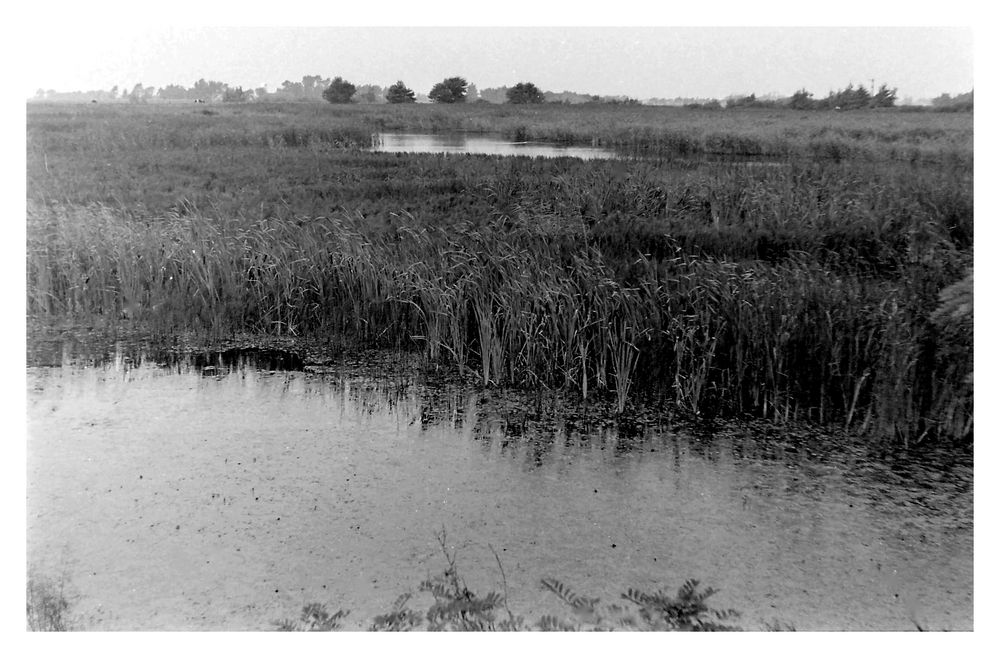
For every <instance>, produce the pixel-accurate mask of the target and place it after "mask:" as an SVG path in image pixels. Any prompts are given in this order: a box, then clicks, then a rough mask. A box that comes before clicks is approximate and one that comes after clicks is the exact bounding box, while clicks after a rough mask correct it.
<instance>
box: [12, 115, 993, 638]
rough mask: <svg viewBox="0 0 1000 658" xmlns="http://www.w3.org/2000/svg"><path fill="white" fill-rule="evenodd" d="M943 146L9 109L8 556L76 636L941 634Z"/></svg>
mask: <svg viewBox="0 0 1000 658" xmlns="http://www.w3.org/2000/svg"><path fill="white" fill-rule="evenodd" d="M972 124H973V118H972V114H971V113H940V112H905V111H901V110H898V109H896V110H885V111H880V110H869V111H856V112H825V111H822V112H821V111H817V112H797V111H794V110H788V109H758V108H752V109H738V110H724V111H720V110H703V109H691V108H676V107H646V106H636V105H607V104H601V105H598V104H594V105H582V106H564V105H555V104H553V105H541V106H535V107H527V106H524V107H513V106H493V105H485V104H469V105H464V106H462V105H455V106H439V105H435V106H427V105H419V104H414V105H403V106H385V105H383V106H332V105H328V104H322V103H259V104H232V105H230V104H222V103H211V104H198V105H188V104H167V103H164V104H149V105H127V104H87V105H76V104H44V103H32V104H29V105H28V110H27V177H28V198H27V225H26V226H27V244H26V266H27V289H26V307H27V334H28V355H27V362H28V419H29V420H28V430H29V438H28V517H29V518H28V549H29V558H30V559H32V561H33V562H35V563H37V566H38V568H39V569H41V570H42V571H43V572H46V573H55V572H60V573H63V574H65V579H66V582H67V587H68V588H69V589H70V590H71V592H70V593H69V594H67V596H68V597H69V598H70V599H71V600H72V602H73V606H72V607H71V608H70V612H72V613H73V614H74V615H75V617H74V621H75V623H76V625H77V626H78V627H82V628H96V629H207V628H233V629H254V628H267V627H269V626H271V627H274V626H279V627H280V626H284V627H296V626H297V625H298V626H301V625H305V626H309V625H313V626H315V625H319V626H322V625H323V623H324V622H323V620H324V619H326V620H327V621H328V622H330V623H329V624H328V625H333V626H336V625H340V624H342V625H344V626H346V627H354V626H352V624H355V623H356V624H357V626H356V627H358V628H368V627H369V626H375V627H377V626H379V625H380V624H381V625H382V626H387V627H394V626H393V624H394V623H395V624H400V623H402V624H403V625H404V626H405V623H403V622H405V620H407V619H413V618H415V617H409V616H407V610H409V611H410V612H412V610H410V608H407V607H406V606H407V605H409V606H410V607H411V608H414V609H417V610H418V611H419V610H420V605H422V603H427V605H433V604H440V603H441V602H442V601H445V602H449V603H450V604H452V605H453V606H454V604H455V601H457V600H459V599H462V594H463V591H464V592H468V591H469V590H463V589H462V588H464V587H465V584H468V586H469V589H471V590H475V591H477V592H480V593H486V592H492V593H496V597H497V598H490V596H486V597H485V599H483V600H485V601H486V603H483V600H480V599H474V600H477V601H480V603H481V604H482V606H485V607H479V608H476V610H477V611H478V613H477V614H485V613H484V612H483V611H484V610H487V611H489V610H493V611H495V612H496V613H497V615H498V618H502V619H506V620H508V621H510V620H511V619H513V617H514V616H513V615H511V617H510V619H508V612H509V609H513V610H514V611H515V612H520V613H523V614H525V615H526V616H527V617H528V618H529V621H531V622H533V623H534V622H535V621H536V620H539V619H543V620H547V621H545V622H537V624H536V627H539V626H543V627H544V626H546V625H548V627H553V624H555V627H559V626H558V623H556V622H555V621H553V620H554V619H557V617H558V615H563V616H566V617H570V618H574V619H575V617H573V615H575V614H576V613H579V612H580V609H583V608H586V609H587V610H589V611H590V613H593V610H592V609H593V608H594V606H593V605H591V606H589V608H588V602H591V600H590V599H588V598H587V596H594V597H599V598H601V600H602V601H603V602H613V601H616V600H617V601H620V600H621V599H620V598H616V597H619V596H620V595H621V594H622V593H626V596H625V600H626V602H631V603H632V604H634V605H636V606H638V608H639V610H640V618H641V619H647V617H643V616H642V611H643V610H645V611H648V610H649V609H651V608H650V606H653V607H655V605H661V604H663V601H664V600H667V599H669V597H667V596H666V595H664V596H662V597H660V598H659V599H656V597H653V599H655V601H654V602H653V603H650V601H651V600H652V599H651V598H650V596H648V595H645V594H643V592H654V591H660V590H662V592H668V593H669V594H670V596H673V594H674V593H675V592H676V593H677V597H679V598H684V597H685V596H686V597H688V598H687V599H686V600H689V599H697V600H699V601H701V600H702V599H699V598H698V596H697V595H698V591H699V590H698V589H697V588H698V587H700V586H697V585H696V586H695V588H694V589H691V588H690V587H689V588H688V589H686V590H685V589H684V587H682V586H684V585H685V583H686V582H688V579H697V580H700V581H701V582H702V583H703V584H704V586H707V587H709V588H713V589H714V590H717V591H715V592H714V593H713V594H712V595H711V596H712V598H711V599H709V606H708V607H709V608H711V609H712V610H715V609H718V610H719V611H722V610H730V609H733V610H735V611H737V612H739V613H740V616H739V617H738V619H737V621H735V622H733V621H732V617H728V616H726V615H721V613H720V615H719V616H716V617H712V619H713V620H715V621H717V622H719V623H720V624H721V623H722V621H721V620H722V619H723V618H725V619H726V620H727V621H725V623H726V624H735V625H737V626H740V627H742V628H746V629H760V628H775V627H783V625H787V626H791V627H795V628H798V629H804V630H810V629H880V630H886V629H907V628H909V629H914V628H917V627H920V628H934V629H938V628H949V629H971V627H972V475H971V474H972V444H973V380H972V356H973V343H972V323H973V313H972V281H973V278H972V264H973V234H974V223H973V147H972V143H973V125H972ZM400 134H408V135H425V136H436V137H443V136H447V137H448V139H450V140H452V143H453V144H461V143H462V140H463V139H466V140H467V139H470V138H487V137H488V138H491V139H494V140H496V141H497V142H498V143H499V142H504V143H514V142H516V143H519V144H520V143H532V144H538V145H544V146H546V147H547V148H552V149H553V150H554V153H555V157H526V156H508V155H496V154H489V153H470V154H460V153H454V152H452V153H447V154H444V153H410V152H383V151H384V149H380V148H378V146H379V145H382V144H385V143H387V142H389V141H391V136H393V135H400ZM566 147H585V148H587V149H590V150H591V151H590V152H591V153H594V154H596V155H600V157H592V158H583V157H568V156H566V155H560V154H559V149H560V148H566ZM442 528H444V529H445V530H444V531H442ZM442 549H443V550H442ZM456 565H457V566H456ZM441 571H446V576H445V577H444V578H443V579H442V578H440V577H439V578H438V580H434V579H433V578H431V577H430V574H431V573H438V572H441ZM456 571H460V572H461V573H462V574H463V576H464V577H465V579H466V580H465V581H463V584H461V586H459V584H458V581H456V580H455V579H454V578H452V579H451V580H449V578H450V576H448V575H447V574H452V575H454V574H455V573H456ZM422 581H426V582H425V585H426V586H421V585H420V584H421V582H422ZM569 587H572V588H573V589H572V591H570V590H569V589H567V588H569ZM630 588H638V589H630ZM678 588H681V590H683V591H679V590H678ZM639 590H642V591H639ZM408 591H410V593H411V594H412V596H413V598H412V599H408V598H406V594H405V593H406V592H408ZM576 591H579V592H580V593H581V594H582V595H586V596H583V598H582V599H581V597H580V596H579V595H576V594H574V593H573V592H576ZM704 591H705V590H703V593H704ZM708 591H712V590H708ZM662 592H661V593H662ZM628 594H631V598H629V596H628ZM400 595H403V596H402V597H400ZM640 595H641V596H640ZM397 597H399V598H397ZM420 597H425V598H426V601H423V600H422V599H420ZM468 598H469V597H466V599H465V600H467V599H468ZM407 601H409V602H410V603H407ZM500 601H503V603H502V604H501V603H499V602H500ZM490 602H492V605H493V607H492V608H490V607H489V606H488V605H487V604H488V603H490ZM654 603H655V605H654ZM508 604H509V608H506V607H505V606H507V605H508ZM577 604H579V605H577ZM304 606H305V607H306V609H305V611H304V613H303V618H302V620H301V621H294V620H293V621H288V619H289V618H297V617H298V616H299V611H300V610H303V607H304ZM308 606H313V607H308ZM316 606H326V607H325V608H322V607H316ZM567 606H568V607H567ZM661 607H662V605H661ZM667 607H669V606H667ZM445 608H447V606H445ZM348 609H350V610H351V611H352V612H351V613H350V614H348V615H346V616H341V617H337V618H336V619H335V620H334V621H330V620H329V618H328V617H324V616H323V615H324V614H326V613H325V612H323V613H322V614H320V611H321V610H328V611H329V612H330V613H331V614H332V613H334V612H335V611H337V610H343V611H345V612H346V611H347V610H348ZM620 612H621V611H619V610H617V609H615V610H612V611H610V612H607V611H606V614H607V615H610V616H615V615H619V614H620ZM67 614H69V613H67ZM490 614H492V612H491V613H490ZM393 615H395V616H393ZM552 615H556V617H553V616H552ZM608 618H609V617H608V616H606V617H605V619H608ZM616 618H617V617H616ZM373 619H375V620H378V621H377V622H372V620H373ZM463 619H464V617H463ZM589 619H591V620H592V619H593V614H591V615H590V617H589ZM283 620H284V621H283ZM309 620H312V621H309ZM401 620H402V621H401ZM577 621H578V620H577ZM674 621H676V620H674ZM567 623H568V622H567ZM671 623H672V622H671ZM667 625H668V626H669V623H668V624H667ZM682 625H683V624H682ZM776 625H777V626H776ZM624 626H625V627H628V626H629V625H628V624H625V625H624ZM654 627H655V625H654Z"/></svg>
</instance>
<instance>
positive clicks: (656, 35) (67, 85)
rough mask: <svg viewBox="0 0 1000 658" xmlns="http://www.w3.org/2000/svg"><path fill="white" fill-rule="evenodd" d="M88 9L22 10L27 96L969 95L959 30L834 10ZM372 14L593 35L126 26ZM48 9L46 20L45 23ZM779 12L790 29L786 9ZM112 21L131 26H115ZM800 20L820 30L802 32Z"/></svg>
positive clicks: (316, 21)
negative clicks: (305, 92) (308, 79)
mask: <svg viewBox="0 0 1000 658" xmlns="http://www.w3.org/2000/svg"><path fill="white" fill-rule="evenodd" d="M96 1H97V2H98V5H97V6H96V7H97V8H95V6H94V5H92V3H87V4H86V7H85V11H84V10H81V9H80V8H79V7H81V5H70V6H69V7H71V9H70V11H75V12H77V13H75V14H72V13H66V12H64V11H61V8H60V9H58V10H57V9H51V8H50V7H49V5H48V4H45V5H39V6H38V7H37V8H36V13H38V12H40V13H39V17H38V18H36V19H35V20H33V21H30V22H29V24H28V25H26V28H27V29H26V31H27V32H28V33H29V34H31V36H29V37H27V38H28V40H29V41H28V46H27V47H26V49H25V57H24V59H25V62H24V68H23V69H22V73H23V76H24V89H25V95H26V96H30V95H32V94H33V93H34V91H35V90H36V89H38V88H44V89H56V90H58V91H70V90H91V89H109V88H110V87H112V86H113V85H119V87H126V86H127V87H128V88H131V87H132V86H133V85H135V84H136V83H138V82H141V83H142V84H143V85H145V86H147V87H148V86H154V87H162V86H165V85H167V84H182V85H184V86H190V85H191V84H192V83H193V82H195V81H196V80H197V79H199V78H206V79H213V80H221V81H223V82H226V83H229V84H231V85H234V86H235V85H240V86H243V87H259V86H262V85H267V86H268V87H269V88H270V89H272V90H273V89H274V88H275V87H277V86H279V85H280V84H281V82H282V81H284V80H293V81H298V80H301V78H302V76H304V75H313V74H316V75H322V76H323V77H332V76H336V75H339V76H342V77H344V78H346V79H347V80H349V81H351V82H354V83H355V84H359V85H360V84H366V83H373V84H380V85H387V84H391V83H393V82H395V81H396V80H400V79H401V80H403V81H404V82H406V84H407V85H408V86H409V87H411V88H412V89H414V90H415V91H418V92H423V93H426V92H427V91H428V90H429V89H430V88H431V86H432V85H433V84H434V83H435V82H438V81H440V80H441V79H443V78H445V77H450V76H453V75H460V76H463V77H465V78H466V79H467V80H468V81H470V82H473V83H475V84H476V85H477V86H478V87H479V88H480V89H482V88H486V87H495V86H502V85H511V84H514V83H516V82H519V81H531V82H534V83H535V84H536V85H538V86H539V87H540V88H542V89H544V90H550V91H563V90H570V91H577V92H581V93H595V94H602V95H628V96H632V97H637V98H649V97H654V96H659V97H675V96H683V97H720V98H721V97H725V96H728V95H730V94H735V93H750V92H755V93H757V94H768V93H778V94H782V95H788V94H791V93H792V92H794V91H795V90H797V89H800V88H803V87H805V88H806V89H808V90H809V91H812V92H813V93H814V94H816V95H817V96H822V95H825V94H826V93H827V92H828V91H830V90H832V89H838V88H842V87H844V86H846V85H847V84H848V83H854V84H855V85H857V84H865V85H868V84H870V83H871V80H872V79H874V80H875V84H876V85H878V84H880V83H882V82H885V83H888V84H889V85H890V86H892V87H897V88H898V89H899V96H900V97H901V98H905V97H912V98H914V99H917V98H929V97H933V96H937V95H939V94H941V93H942V92H948V93H957V92H963V91H968V90H969V89H972V88H973V86H974V84H973V30H972V28H971V27H895V28H874V27H861V26H857V25H856V21H857V19H858V16H854V17H853V19H851V18H849V17H848V16H847V15H846V14H844V13H841V14H838V15H835V17H834V18H838V17H839V18H843V19H844V23H843V24H849V25H850V24H851V22H852V20H853V21H854V23H855V26H852V27H811V28H802V27H672V28H666V27H655V28H654V27H636V28H631V27H615V28H609V27H598V26H599V25H604V24H614V23H619V24H620V23H623V22H624V23H629V22H632V23H638V24H643V23H646V24H649V23H652V24H670V23H673V22H674V21H673V20H671V19H676V23H675V24H684V23H683V22H682V20H681V18H682V15H681V14H678V13H676V12H673V11H671V12H666V11H661V12H660V13H659V14H652V13H650V14H648V15H647V14H643V13H641V11H639V12H637V11H629V9H630V8H632V7H633V6H632V5H631V4H629V2H630V0H621V2H616V3H615V7H620V9H619V10H618V11H616V12H614V14H613V16H614V18H613V19H610V17H608V16H605V17H603V20H604V22H602V17H601V16H599V15H598V16H591V17H589V20H587V21H581V20H580V19H581V17H586V14H585V13H583V12H577V13H574V14H563V15H560V14H558V13H557V14H555V15H553V14H552V13H551V12H550V13H548V14H546V13H544V12H543V11H540V10H536V9H535V8H536V7H545V6H547V5H545V4H544V2H541V1H540V2H529V3H527V4H525V3H524V2H521V1H520V0H507V2H505V3H501V4H502V5H503V11H500V10H499V9H498V10H496V11H494V12H493V13H492V14H484V13H482V11H480V12H479V13H476V12H468V11H466V12H464V13H456V12H452V13H450V14H442V13H440V11H439V12H438V13H434V12H433V11H431V9H433V8H435V7H438V8H439V9H440V6H439V5H435V3H434V2H430V4H427V3H426V2H425V3H419V4H416V3H406V4H396V3H393V2H388V3H387V4H383V3H385V2H386V0H380V2H379V3H378V4H375V3H367V4H366V3H357V2H355V3H351V4H350V5H349V6H352V7H361V8H366V7H371V8H370V9H368V10H367V12H362V13H361V14H351V13H346V14H345V13H343V12H342V11H341V8H340V6H338V7H337V11H336V12H332V13H331V12H330V11H329V9H328V10H327V13H326V14H323V13H321V12H319V11H318V10H317V11H310V10H303V9H302V8H301V7H300V6H299V5H296V4H294V2H293V0H289V2H282V3H279V4H278V5H276V4H273V3H272V4H271V5H268V6H269V7H270V8H271V9H270V13H266V14H261V13H260V12H257V13H254V11H253V9H252V3H251V4H238V5H234V7H237V8H238V9H234V10H233V11H230V12H228V13H225V12H223V13H221V14H220V13H219V12H218V11H216V12H215V13H211V12H209V11H207V10H205V11H202V10H199V9H197V7H199V6H204V7H214V6H215V5H213V4H212V3H209V2H203V3H195V4H194V5H191V4H187V3H186V2H184V0H174V2H172V3H168V4H169V5H170V8H173V9H174V11H173V13H164V15H148V14H146V15H144V14H142V13H139V14H136V13H135V10H134V9H129V8H130V7H132V6H133V5H132V4H122V5H117V8H116V9H115V10H109V11H106V12H102V11H100V9H99V7H100V6H101V0H96ZM177 2H181V3H182V4H177ZM464 4H465V5H468V4H470V3H464ZM753 4H754V7H755V9H754V11H752V12H750V13H746V12H745V11H743V10H741V9H740V8H741V7H742V6H743V5H734V6H733V7H729V6H727V5H716V4H713V3H705V5H704V6H705V7H707V8H708V9H709V10H710V9H712V8H715V7H716V6H718V7H719V8H720V11H718V12H717V13H718V16H716V15H715V14H714V13H713V12H712V11H707V12H706V11H702V12H701V13H700V15H696V16H695V17H694V18H695V19H700V20H698V22H696V23H695V24H705V23H708V24H712V23H713V22H716V21H714V20H705V19H706V18H712V17H715V18H716V19H722V18H724V17H725V18H728V19H729V20H732V19H733V18H735V19H736V20H737V21H738V20H740V19H741V18H744V19H746V18H747V17H759V18H762V19H764V20H767V19H768V18H769V17H773V16H774V14H768V13H767V12H765V11H763V10H762V9H760V8H759V7H757V3H753ZM868 4H869V3H863V4H862V6H868ZM279 5H280V6H279ZM939 5H940V3H939ZM136 6H138V5H136ZM321 6H326V7H329V6H330V5H328V4H325V3H324V5H321ZM341 6H343V5H341ZM496 6H497V7H498V8H499V7H500V5H496ZM639 6H642V5H639ZM644 6H648V7H653V6H658V5H657V4H656V3H652V2H649V3H646V4H645V5H644ZM761 6H762V7H763V6H767V5H766V3H765V4H764V5H761ZM838 6H841V3H838ZM871 6H872V7H874V6H876V5H875V4H874V3H871ZM956 6H957V5H956ZM57 7H58V5H57ZM164 7H166V5H164ZM192 7H195V9H192ZM525 8H527V10H526V9H525ZM276 9H277V11H276ZM416 9H419V12H417V11H416ZM721 9H725V10H724V11H722V10H721ZM375 10H378V11H375ZM379 11H381V12H382V13H384V14H386V16H394V17H395V18H396V20H395V21H394V22H395V23H396V24H397V25H406V24H410V25H413V24H430V25H433V24H435V22H436V21H435V18H439V17H441V16H445V17H446V18H447V20H440V22H437V24H446V25H447V24H459V25H460V24H462V19H463V18H464V19H468V23H472V24H480V25H482V24H485V25H489V24H490V23H493V22H495V21H498V20H501V21H504V22H506V23H508V24H531V21H530V18H532V17H535V16H537V17H538V18H539V20H538V23H540V24H550V25H552V24H556V25H558V24H559V23H558V22H555V23H553V22H552V20H553V18H556V19H558V18H560V17H561V16H565V17H566V22H567V23H574V24H577V25H580V24H583V25H588V24H589V25H591V27H572V28H559V27H512V28H501V27H476V28H467V27H376V28H372V27H366V28H360V27H351V28H345V27H313V28H302V27H288V26H282V25H280V24H273V25H272V26H270V27H191V26H187V27H164V28H150V27H136V25H142V24H145V25H156V24H169V23H170V22H171V20H170V19H173V20H174V21H176V20H177V19H178V18H184V17H188V16H192V15H198V16H202V15H207V16H208V17H210V18H211V19H214V20H211V21H210V22H211V23H215V24H219V25H227V24H228V25H233V24H241V23H242V22H243V21H246V20H247V19H248V18H249V19H250V24H251V25H267V24H268V23H269V22H271V20H270V19H269V18H268V17H269V16H270V17H280V18H281V19H282V20H283V21H286V25H287V20H288V19H289V18H292V19H295V18H298V20H295V21H294V22H295V23H299V24H302V23H306V24H312V25H331V24H336V23H337V22H338V21H335V20H331V17H337V16H341V17H343V18H345V20H343V21H341V24H352V23H353V24H369V25H370V24H372V23H375V24H378V23H379V22H380V21H379V20H377V17H379V16H380V14H379ZM740 11H743V13H739V12H740ZM373 12H374V13H373ZM915 12H917V9H916V8H914V10H913V12H910V10H908V14H907V16H916V17H917V18H916V20H918V21H919V20H920V18H921V15H920V14H918V13H915ZM53 13H54V14H56V15H57V16H58V18H59V20H57V21H55V22H53V21H50V20H47V16H48V14H53ZM779 15H780V16H782V17H785V18H786V19H787V18H789V17H790V18H792V19H794V18H796V17H799V15H796V14H789V13H787V12H785V13H782V14H779ZM889 15H890V16H892V15H894V14H889ZM946 15H948V16H953V17H954V18H955V23H956V24H958V25H962V24H971V22H972V20H971V19H970V17H969V16H967V15H962V14H960V13H959V12H958V11H957V10H955V11H953V12H952V13H950V14H946ZM112 16H113V17H114V19H115V20H111V18H110V17H112ZM386 16H383V17H382V20H385V18H386ZM885 16H886V14H885V13H884V12H883V13H882V14H879V13H877V12H874V11H868V12H866V13H865V15H864V16H863V17H862V18H870V19H871V20H872V21H878V20H879V19H880V18H884V17H885ZM512 17H517V20H510V19H511V18H512ZM805 17H806V18H808V15H806V16H805ZM123 18H125V19H129V20H130V21H131V24H129V23H124V24H123V23H121V22H120V21H121V20H122V19H123ZM144 19H145V20H144ZM220 19H221V20H220ZM373 19H375V20H373ZM407 19H411V20H412V22H408V21H407ZM542 19H547V20H542ZM962 19H965V20H964V21H963V20H962ZM275 20H277V19H276V18H275ZM456 20H457V21H458V22H457V23H456ZM688 20H690V18H689V19H688ZM826 20H830V17H826ZM428 21H430V22H429V23H428ZM526 21H527V22H526ZM718 22H721V20H719V21H718ZM886 22H890V23H891V21H883V24H885V23H886ZM775 23H777V24H781V22H779V21H775ZM810 23H811V24H821V23H819V22H818V21H810V22H809V23H806V24H810ZM737 24H739V23H737ZM743 24H746V23H743ZM772 24H774V23H772ZM863 24H864V23H862V25H863ZM873 24H875V23H874V22H873ZM924 24H933V23H931V22H925V23H924Z"/></svg>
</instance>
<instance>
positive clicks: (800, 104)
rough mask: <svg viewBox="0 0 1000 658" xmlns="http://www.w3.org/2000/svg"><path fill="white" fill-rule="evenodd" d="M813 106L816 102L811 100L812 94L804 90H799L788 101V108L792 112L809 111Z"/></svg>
mask: <svg viewBox="0 0 1000 658" xmlns="http://www.w3.org/2000/svg"><path fill="white" fill-rule="evenodd" d="M815 106H816V102H815V101H814V100H813V99H812V94H811V93H809V92H808V91H806V90H805V89H799V90H798V91H797V92H795V93H794V94H792V97H791V98H790V99H789V100H788V107H790V108H792V109H793V110H811V109H813V108H814V107H815Z"/></svg>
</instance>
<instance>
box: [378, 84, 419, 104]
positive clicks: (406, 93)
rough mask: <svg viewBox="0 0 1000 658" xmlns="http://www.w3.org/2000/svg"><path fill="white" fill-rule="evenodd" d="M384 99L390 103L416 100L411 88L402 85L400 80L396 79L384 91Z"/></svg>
mask: <svg viewBox="0 0 1000 658" xmlns="http://www.w3.org/2000/svg"><path fill="white" fill-rule="evenodd" d="M385 99H386V100H387V101H389V102H390V103H413V102H415V100H416V99H415V98H414V96H413V90H412V89H410V88H409V87H407V86H406V85H404V84H403V81H402V80H397V81H396V84H394V85H392V86H391V87H389V90H388V91H386V92H385Z"/></svg>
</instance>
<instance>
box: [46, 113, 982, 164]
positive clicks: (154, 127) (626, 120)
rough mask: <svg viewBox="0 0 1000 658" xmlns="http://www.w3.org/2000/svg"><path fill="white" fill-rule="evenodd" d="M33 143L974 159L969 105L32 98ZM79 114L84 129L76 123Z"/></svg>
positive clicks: (60, 146)
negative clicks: (489, 143) (427, 143)
mask: <svg viewBox="0 0 1000 658" xmlns="http://www.w3.org/2000/svg"><path fill="white" fill-rule="evenodd" d="M28 126H29V146H34V147H38V148H43V149H53V150H58V149H80V148H85V149H94V148H97V149H109V148H120V147H123V148H140V147H141V148H162V147H170V148H177V147H189V146H190V147H211V146H228V147H235V146H255V147H266V148H285V147H293V148H298V147H306V148H308V147H316V146H322V145H332V146H368V145H370V144H371V137H372V134H373V133H378V132H385V131H396V132H419V133H442V132H475V133H497V134H501V135H503V136H505V137H508V138H511V139H516V140H534V141H549V142H559V143H564V144H587V145H593V146H606V147H612V148H616V149H620V150H622V151H623V152H637V153H642V154H644V155H661V156H691V155H697V154H716V155H739V156H775V157H790V156H805V157H813V158H828V159H835V160H845V159H847V160H854V159H859V160H870V161H880V162H883V161H891V160H898V161H909V162H916V161H921V162H923V161H934V162H946V163H966V164H970V163H971V161H972V150H973V117H972V116H971V113H907V112H900V111H895V110H891V109H890V110H881V111H866V112H844V113H831V112H798V111H795V110H782V109H773V110H762V109H743V110H729V111H725V112H718V111H705V110H693V109H687V108H676V107H650V106H645V107H644V106H613V105H583V106H579V105H578V106H567V105H552V106H545V105H542V106H535V107H523V106H522V107H511V106H504V105H490V104H488V103H471V104H466V105H453V106H447V107H445V106H436V105H407V106H381V105H367V106H331V105H329V104H325V103H284V104H272V103H258V104H247V105H239V104H236V105H225V104H213V105H211V106H210V108H207V107H205V106H199V107H198V108H193V107H191V106H187V105H175V104H164V105H158V104H150V105H145V106H127V105H98V106H90V105H41V104H40V105H33V106H31V107H30V108H29V113H28ZM81 126H84V127H85V129H84V130H82V131H81V130H78V128H79V127H81Z"/></svg>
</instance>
